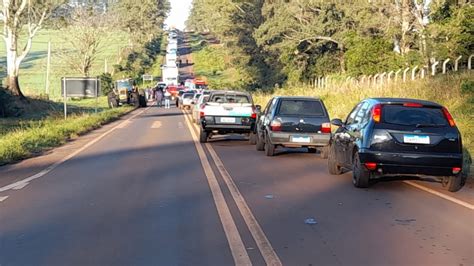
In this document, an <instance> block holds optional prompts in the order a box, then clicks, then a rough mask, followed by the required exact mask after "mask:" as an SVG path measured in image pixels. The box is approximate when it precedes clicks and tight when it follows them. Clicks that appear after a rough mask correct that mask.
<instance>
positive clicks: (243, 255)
mask: <svg viewBox="0 0 474 266" xmlns="http://www.w3.org/2000/svg"><path fill="white" fill-rule="evenodd" d="M184 117H185V121H186V123H187V125H188V129H189V132H190V133H191V137H192V139H193V142H194V145H195V146H196V151H197V153H198V156H199V159H200V161H201V165H202V168H203V170H204V173H205V175H206V177H207V182H208V184H209V188H210V189H211V194H212V198H213V199H214V202H215V204H216V209H217V213H218V215H219V218H220V220H221V223H222V227H223V228H224V233H225V235H226V238H227V242H228V243H229V247H230V251H231V253H232V257H233V258H234V264H235V265H252V262H251V261H250V257H249V255H248V253H247V250H246V248H245V246H244V243H243V242H242V238H241V237H240V234H239V231H238V229H237V226H236V225H235V222H234V220H233V218H232V215H231V213H230V210H229V206H227V203H226V201H225V198H224V195H223V194H222V190H221V188H220V186H219V183H218V182H217V178H216V176H215V174H214V172H213V171H212V168H211V165H210V163H209V160H208V159H207V156H206V153H205V152H204V148H203V147H202V145H201V144H200V143H199V140H198V138H197V136H196V133H195V132H194V130H193V128H192V125H191V123H190V122H189V120H188V117H187V116H186V115H184Z"/></svg>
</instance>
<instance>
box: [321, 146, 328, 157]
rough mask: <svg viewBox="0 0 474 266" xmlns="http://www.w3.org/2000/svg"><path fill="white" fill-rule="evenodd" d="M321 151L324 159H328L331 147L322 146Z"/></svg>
mask: <svg viewBox="0 0 474 266" xmlns="http://www.w3.org/2000/svg"><path fill="white" fill-rule="evenodd" d="M319 153H320V155H321V158H322V159H327V158H328V156H329V147H328V146H324V147H322V148H320V149H319Z"/></svg>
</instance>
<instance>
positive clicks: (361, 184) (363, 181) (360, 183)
mask: <svg viewBox="0 0 474 266" xmlns="http://www.w3.org/2000/svg"><path fill="white" fill-rule="evenodd" d="M369 181H370V172H369V170H367V169H366V168H365V167H364V166H363V165H362V163H361V162H360V158H359V153H357V152H356V153H355V154H354V159H353V162H352V183H353V184H354V186H355V187H358V188H367V187H369Z"/></svg>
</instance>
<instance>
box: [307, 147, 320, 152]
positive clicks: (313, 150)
mask: <svg viewBox="0 0 474 266" xmlns="http://www.w3.org/2000/svg"><path fill="white" fill-rule="evenodd" d="M317 150H318V149H316V148H308V153H316V151H317Z"/></svg>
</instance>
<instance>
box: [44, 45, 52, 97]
mask: <svg viewBox="0 0 474 266" xmlns="http://www.w3.org/2000/svg"><path fill="white" fill-rule="evenodd" d="M50 71H51V41H49V42H48V59H47V62H46V88H45V90H46V95H48V97H49V74H50Z"/></svg>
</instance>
